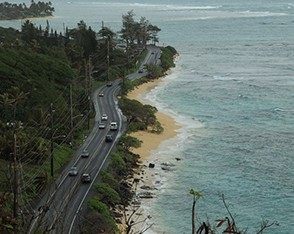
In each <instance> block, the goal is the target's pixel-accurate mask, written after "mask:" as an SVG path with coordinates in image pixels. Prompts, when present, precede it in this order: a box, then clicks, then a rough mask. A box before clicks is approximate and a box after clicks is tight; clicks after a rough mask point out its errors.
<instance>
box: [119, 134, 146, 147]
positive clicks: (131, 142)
mask: <svg viewBox="0 0 294 234" xmlns="http://www.w3.org/2000/svg"><path fill="white" fill-rule="evenodd" d="M119 143H120V145H122V146H123V147H124V149H126V150H129V149H130V148H131V147H133V148H139V147H140V146H141V143H142V142H141V141H139V140H138V139H137V138H135V137H132V136H129V135H127V136H126V135H125V136H122V137H121V139H120V142H119Z"/></svg>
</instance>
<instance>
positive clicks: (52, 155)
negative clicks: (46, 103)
mask: <svg viewBox="0 0 294 234" xmlns="http://www.w3.org/2000/svg"><path fill="white" fill-rule="evenodd" d="M53 112H54V110H53V103H51V104H50V116H51V137H50V143H51V146H50V156H51V176H52V177H53V176H54V142H53V135H54V132H53Z"/></svg>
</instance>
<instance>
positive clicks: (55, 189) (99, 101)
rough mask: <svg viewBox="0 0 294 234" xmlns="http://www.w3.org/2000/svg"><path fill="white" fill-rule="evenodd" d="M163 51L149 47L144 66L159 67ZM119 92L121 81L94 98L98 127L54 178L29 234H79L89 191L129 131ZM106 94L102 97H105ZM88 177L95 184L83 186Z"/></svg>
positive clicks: (102, 90) (105, 86) (42, 200)
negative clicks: (38, 233) (112, 127)
mask: <svg viewBox="0 0 294 234" xmlns="http://www.w3.org/2000/svg"><path fill="white" fill-rule="evenodd" d="M160 53H161V52H160V49H159V48H157V47H155V46H149V47H148V55H147V56H146V58H145V60H144V62H143V63H142V66H144V64H152V63H153V64H157V63H158V61H159V58H160ZM144 75H146V74H142V73H138V72H136V73H134V74H131V75H129V76H128V78H129V79H131V80H133V79H137V78H140V77H142V76H144ZM119 91H120V80H116V81H113V82H112V85H111V86H107V85H104V86H103V87H100V88H99V89H98V90H96V91H95V92H94V93H93V95H92V101H93V105H94V108H95V112H96V116H95V126H94V128H93V130H92V132H91V133H90V135H89V136H88V137H87V139H86V141H85V142H84V144H83V145H82V147H81V148H80V150H79V151H78V152H77V154H76V155H75V156H74V158H73V159H72V161H71V162H70V163H69V164H68V165H67V166H66V168H65V169H64V170H63V172H62V173H61V174H60V175H59V176H58V177H57V178H55V181H54V183H53V184H52V186H51V187H50V189H49V190H48V193H47V195H45V196H43V197H42V199H41V200H40V202H39V203H38V206H37V209H38V211H37V212H36V214H35V216H34V217H33V219H32V224H31V226H30V228H29V231H28V233H34V232H35V231H36V230H37V229H39V230H42V231H45V230H47V231H49V233H52V234H53V233H54V234H60V233H62V234H63V233H68V234H70V233H77V230H78V223H79V221H77V220H79V217H80V216H79V214H81V212H82V207H83V206H85V205H86V204H85V201H88V199H89V195H88V194H89V192H90V188H91V187H92V185H93V183H94V182H95V180H96V178H97V176H98V174H99V172H100V171H101V169H102V168H103V165H104V164H105V162H106V160H107V157H108V155H109V153H110V152H111V150H112V149H113V147H114V146H115V144H116V142H117V141H118V139H119V137H120V136H121V135H122V134H123V132H124V131H125V130H126V129H125V128H126V125H125V124H124V116H123V115H122V113H121V111H120V110H119V107H118V101H117V95H118V93H119ZM102 94H103V96H102ZM102 114H106V115H107V116H108V120H107V121H103V122H105V123H106V128H105V129H99V127H98V125H99V122H101V121H102V120H101V116H102ZM112 121H115V122H117V123H118V130H117V131H111V130H110V126H109V125H110V122H112ZM107 134H111V135H112V137H113V142H105V136H106V135H107ZM84 149H86V150H87V151H88V152H89V157H86V158H83V157H81V156H80V155H81V152H82V150H84ZM73 166H75V167H76V168H77V170H78V175H77V176H69V175H68V171H69V170H70V168H71V167H73ZM83 173H88V174H90V175H91V177H92V182H91V183H88V184H84V183H82V182H81V175H82V174H83Z"/></svg>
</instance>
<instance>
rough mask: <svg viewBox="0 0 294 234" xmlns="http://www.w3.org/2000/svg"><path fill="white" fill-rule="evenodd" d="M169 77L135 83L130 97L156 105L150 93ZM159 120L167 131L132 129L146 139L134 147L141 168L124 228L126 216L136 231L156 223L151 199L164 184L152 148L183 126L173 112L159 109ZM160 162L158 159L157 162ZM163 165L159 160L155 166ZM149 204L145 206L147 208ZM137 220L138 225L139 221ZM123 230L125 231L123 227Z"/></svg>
mask: <svg viewBox="0 0 294 234" xmlns="http://www.w3.org/2000/svg"><path fill="white" fill-rule="evenodd" d="M164 78H165V76H164V77H160V78H159V79H156V80H152V81H149V82H147V83H144V84H141V85H139V86H137V87H135V89H134V90H132V91H131V92H129V93H128V95H127V98H129V99H135V100H137V101H139V102H141V103H143V104H150V105H153V106H154V103H152V102H151V101H148V100H146V98H145V97H146V94H148V93H149V92H150V91H151V90H152V89H154V88H155V87H157V86H158V85H159V84H160V82H161V81H162V80H163V79H164ZM156 118H157V120H158V121H159V122H160V123H161V125H162V127H163V128H164V131H163V132H162V133H160V134H156V133H150V132H146V131H138V132H134V133H131V134H130V136H133V137H136V138H137V139H139V140H141V141H142V144H141V147H139V148H134V149H132V150H131V151H132V152H133V153H135V154H138V155H139V156H140V168H139V169H138V171H137V173H135V175H134V177H133V180H134V181H136V183H134V185H133V188H132V189H133V190H134V192H135V194H136V195H135V196H134V198H133V200H132V202H131V204H130V205H129V206H128V207H126V211H125V217H123V219H122V225H121V228H120V229H121V230H125V228H126V226H127V225H126V220H128V219H129V223H130V222H132V223H133V224H132V225H131V226H132V231H133V232H132V233H142V231H144V232H145V230H148V229H149V228H151V226H152V225H153V224H154V223H152V222H153V220H152V216H153V215H152V214H151V213H150V212H149V211H148V210H146V206H147V207H148V203H149V202H150V199H151V200H152V199H156V190H158V188H157V186H160V185H159V184H157V183H158V181H157V176H158V172H156V170H154V169H153V168H151V167H150V164H153V165H155V164H154V161H157V160H156V159H155V160H154V157H152V156H154V155H153V154H152V151H154V150H157V149H159V148H160V145H161V144H162V142H164V141H166V140H169V139H172V138H173V137H175V136H177V135H178V130H179V129H180V128H181V127H182V126H181V125H180V124H178V123H177V122H176V121H175V119H174V118H173V117H172V116H171V115H170V114H167V113H165V112H163V111H161V110H158V112H157V113H156ZM156 163H157V164H158V162H156ZM155 167H156V168H160V167H161V166H160V165H159V164H158V165H156V166H155ZM144 207H145V208H144ZM136 224H137V225H136ZM122 233H125V232H124V231H122Z"/></svg>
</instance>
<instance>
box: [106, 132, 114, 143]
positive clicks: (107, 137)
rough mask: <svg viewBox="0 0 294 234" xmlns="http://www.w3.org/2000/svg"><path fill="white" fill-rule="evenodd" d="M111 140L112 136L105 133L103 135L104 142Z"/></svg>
mask: <svg viewBox="0 0 294 234" xmlns="http://www.w3.org/2000/svg"><path fill="white" fill-rule="evenodd" d="M112 141H113V138H112V135H109V134H108V135H106V136H105V142H112Z"/></svg>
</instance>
